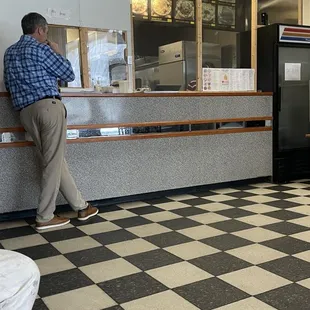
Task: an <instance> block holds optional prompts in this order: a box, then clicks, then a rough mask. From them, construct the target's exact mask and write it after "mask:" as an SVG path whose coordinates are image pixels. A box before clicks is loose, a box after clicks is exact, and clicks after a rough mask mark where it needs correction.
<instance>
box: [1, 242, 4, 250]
mask: <svg viewBox="0 0 310 310" xmlns="http://www.w3.org/2000/svg"><path fill="white" fill-rule="evenodd" d="M3 249H4V247H3V245H2V244H1V242H0V250H3Z"/></svg>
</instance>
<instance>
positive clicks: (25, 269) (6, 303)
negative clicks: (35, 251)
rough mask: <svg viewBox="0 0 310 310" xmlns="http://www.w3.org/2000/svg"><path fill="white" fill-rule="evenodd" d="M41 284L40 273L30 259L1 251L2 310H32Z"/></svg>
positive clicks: (0, 295) (0, 300)
mask: <svg viewBox="0 0 310 310" xmlns="http://www.w3.org/2000/svg"><path fill="white" fill-rule="evenodd" d="M39 284H40V271H39V269H38V267H37V265H36V263H35V262H34V261H32V260H31V259H30V258H29V257H27V256H24V255H22V254H19V253H17V252H13V251H7V250H0V309H1V310H12V309H14V310H31V309H32V308H33V305H34V302H35V300H36V297H37V294H38V290H39Z"/></svg>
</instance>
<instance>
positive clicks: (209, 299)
mask: <svg viewBox="0 0 310 310" xmlns="http://www.w3.org/2000/svg"><path fill="white" fill-rule="evenodd" d="M174 291H175V292H176V293H177V294H179V295H180V296H182V297H183V298H185V299H186V300H188V301H189V302H191V303H192V304H194V305H195V306H196V307H198V308H199V309H202V310H211V309H215V308H219V307H223V306H225V305H228V304H230V303H233V302H237V301H239V300H242V299H245V298H247V297H249V295H248V294H246V293H244V292H242V291H241V290H239V289H237V288H235V287H233V286H231V285H229V284H227V283H225V282H224V281H221V280H219V279H217V278H212V279H208V280H205V281H200V282H196V283H193V284H189V285H185V286H182V287H179V288H176V289H174Z"/></svg>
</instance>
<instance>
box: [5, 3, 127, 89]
mask: <svg viewBox="0 0 310 310" xmlns="http://www.w3.org/2000/svg"><path fill="white" fill-rule="evenodd" d="M0 7H1V8H0V29H1V32H0V91H4V90H5V88H4V85H3V74H2V72H3V55H4V52H5V50H6V49H7V48H8V47H9V46H10V45H11V44H13V43H15V42H16V41H18V39H19V38H20V36H21V34H22V30H21V26H20V22H21V19H22V18H23V16H24V15H26V14H27V13H29V12H38V13H40V14H42V15H43V16H45V17H46V18H47V21H48V23H50V24H58V25H70V26H81V27H95V28H102V29H117V30H124V31H127V34H128V55H131V35H132V32H131V20H130V0H1V5H0ZM48 9H56V11H59V10H62V11H63V12H69V13H70V14H69V18H67V19H65V18H51V17H49V16H48Z"/></svg>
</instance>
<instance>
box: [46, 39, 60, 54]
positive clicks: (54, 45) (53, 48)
mask: <svg viewBox="0 0 310 310" xmlns="http://www.w3.org/2000/svg"><path fill="white" fill-rule="evenodd" d="M47 44H48V45H49V46H50V48H51V49H52V50H53V51H54V52H55V53H56V54H59V55H61V51H60V49H59V46H58V44H57V43H55V42H52V41H47Z"/></svg>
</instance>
